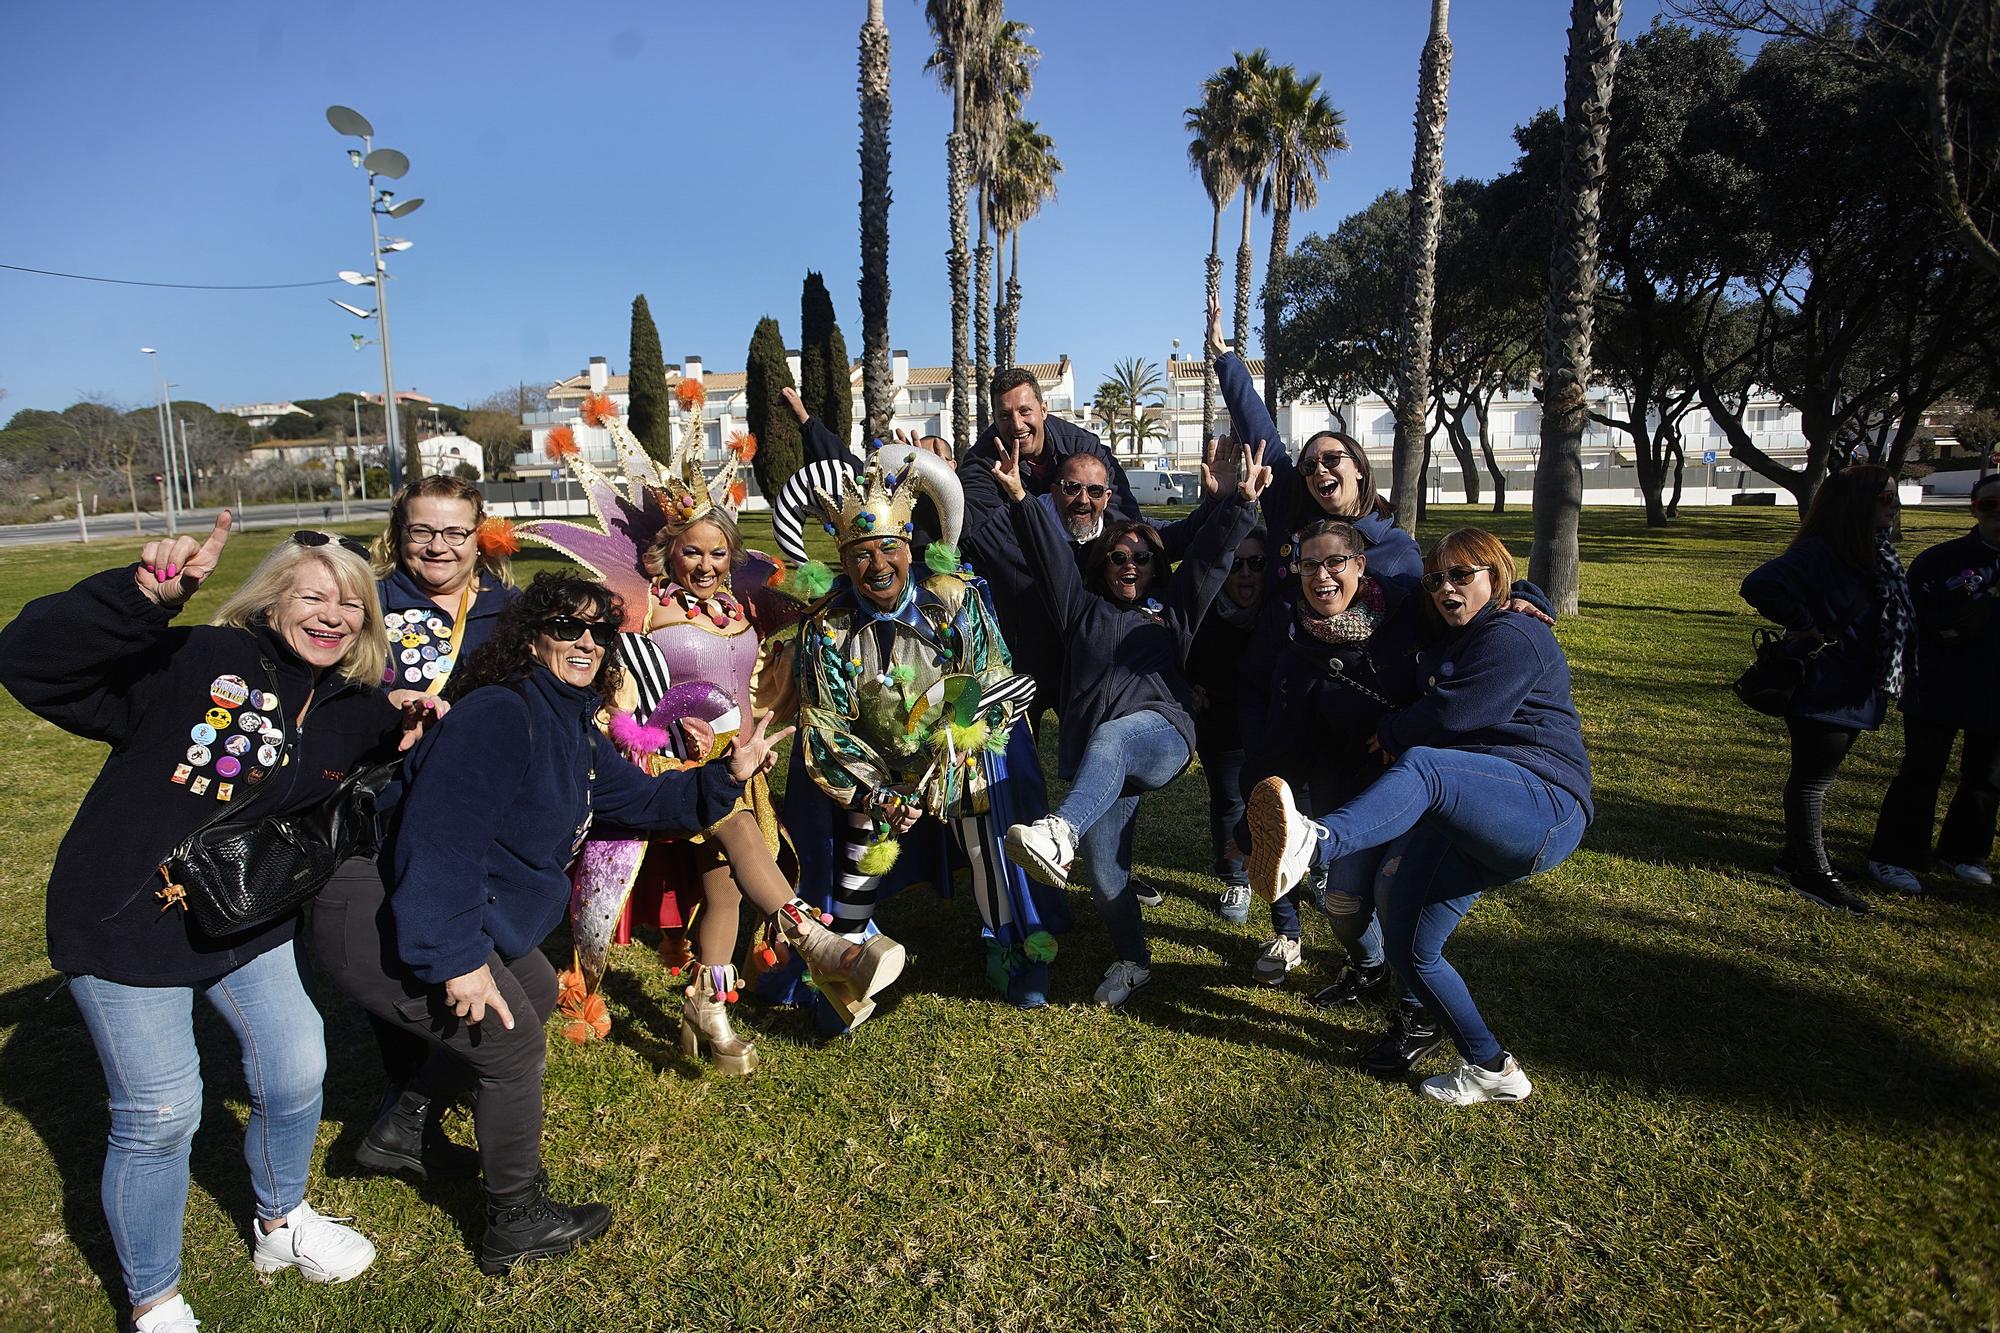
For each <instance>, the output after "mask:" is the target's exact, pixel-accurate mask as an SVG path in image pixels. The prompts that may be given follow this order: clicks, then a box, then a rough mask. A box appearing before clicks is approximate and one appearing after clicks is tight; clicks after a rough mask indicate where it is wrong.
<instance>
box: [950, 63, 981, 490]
mask: <svg viewBox="0 0 2000 1333" xmlns="http://www.w3.org/2000/svg"><path fill="white" fill-rule="evenodd" d="M944 152H945V195H946V200H947V202H948V203H949V205H950V209H951V249H950V250H948V251H946V252H945V263H946V265H947V267H948V268H949V269H950V271H951V442H952V449H953V451H954V452H956V453H957V454H958V456H959V457H961V458H963V457H964V456H965V452H966V450H968V449H970V448H971V447H972V423H973V420H974V408H973V406H972V362H971V361H970V360H969V359H968V358H967V356H966V346H965V343H966V328H965V326H966V325H967V324H968V323H969V322H970V321H971V317H972V292H971V290H970V281H969V280H970V276H971V275H970V274H969V273H968V271H967V270H968V269H969V268H970V260H971V256H970V253H969V252H968V250H967V247H966V242H965V191H966V177H967V175H968V174H970V173H969V171H968V168H969V166H970V161H969V156H968V153H967V149H966V143H965V67H964V63H963V62H962V61H954V62H953V66H952V86H951V133H950V134H948V135H946V136H945V141H944Z"/></svg>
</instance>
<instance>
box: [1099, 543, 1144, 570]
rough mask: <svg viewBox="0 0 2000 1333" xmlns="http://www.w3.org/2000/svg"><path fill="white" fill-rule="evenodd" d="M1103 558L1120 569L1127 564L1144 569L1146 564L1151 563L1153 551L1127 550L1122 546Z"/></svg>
mask: <svg viewBox="0 0 2000 1333" xmlns="http://www.w3.org/2000/svg"><path fill="white" fill-rule="evenodd" d="M1104 558H1105V559H1106V560H1109V561H1110V562H1111V563H1112V564H1114V565H1116V566H1117V567H1118V568H1120V569H1123V568H1125V566H1127V565H1136V566H1138V567H1139V568H1140V569H1144V568H1145V567H1146V566H1147V565H1150V564H1152V563H1153V553H1152V552H1151V551H1128V550H1126V549H1125V548H1124V547H1122V546H1120V547H1118V548H1117V549H1116V550H1114V551H1112V552H1111V553H1110V554H1108V555H1106V556H1105V557H1104Z"/></svg>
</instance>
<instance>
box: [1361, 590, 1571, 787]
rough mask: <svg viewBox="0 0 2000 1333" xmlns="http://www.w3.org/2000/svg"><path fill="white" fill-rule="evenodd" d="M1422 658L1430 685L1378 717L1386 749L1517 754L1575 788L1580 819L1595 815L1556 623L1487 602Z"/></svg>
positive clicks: (1553, 782)
mask: <svg viewBox="0 0 2000 1333" xmlns="http://www.w3.org/2000/svg"><path fill="white" fill-rule="evenodd" d="M1416 660H1417V668H1418V672H1419V674H1420V675H1421V676H1422V677H1423V679H1424V682H1425V687H1426V692H1425V694H1424V696H1423V697H1422V698H1421V699H1419V700H1417V702H1415V703H1413V704H1411V705H1410V706H1409V707H1407V708H1400V709H1398V710H1396V711H1395V712H1394V713H1391V714H1390V715H1389V716H1387V717H1385V718H1383V719H1382V721H1381V723H1380V724H1379V725H1378V726H1377V727H1376V729H1375V736H1376V739H1377V740H1379V741H1380V742H1381V744H1382V748H1383V749H1385V750H1387V751H1389V753H1391V754H1402V753H1403V752H1404V751H1405V750H1411V749H1414V748H1416V747H1417V746H1419V745H1426V746H1431V747H1433V748H1436V749H1443V750H1467V751H1470V752H1472V753H1474V754H1490V755H1494V756H1496V757H1498V758H1501V759H1511V760H1512V761H1513V762H1515V763H1517V764H1519V765H1520V766H1521V767H1522V768H1525V769H1527V770H1528V771H1529V772H1530V773H1533V774H1534V775H1535V776H1536V777H1538V778H1540V779H1542V780H1543V781H1544V782H1547V783H1548V784H1549V785H1550V786H1554V787H1561V788H1562V789H1563V790H1564V791H1566V792H1568V793H1569V794H1570V795H1572V796H1574V797H1576V800H1577V804H1578V805H1581V806H1582V807H1583V814H1584V818H1586V819H1594V818H1596V812H1595V810H1594V808H1593V807H1592V805H1591V801H1590V756H1589V755H1588V754H1587V753H1586V752H1585V750H1584V748H1583V723H1582V720H1581V719H1580V718H1578V717H1577V714H1576V705H1575V704H1574V703H1572V702H1571V701H1570V693H1569V659H1568V658H1566V657H1564V656H1563V650H1562V647H1561V645H1559V644H1558V643H1557V642H1556V632H1555V631H1554V630H1553V629H1551V628H1549V627H1548V626H1547V625H1544V624H1543V623H1542V622H1541V621H1539V620H1536V619H1535V618H1534V617H1533V616H1523V615H1514V614H1511V613H1509V612H1506V611H1502V610H1501V609H1500V608H1499V607H1497V606H1489V607H1487V608H1486V609H1485V610H1484V611H1481V612H1480V613H1479V614H1478V615H1477V616H1475V617H1474V618H1473V621H1472V623H1471V624H1470V625H1467V626H1466V627H1465V628H1464V629H1462V630H1457V631H1448V632H1447V634H1446V636H1445V637H1444V638H1443V639H1441V640H1439V641H1437V642H1436V643H1434V644H1432V645H1431V646H1429V647H1427V648H1425V649H1423V650H1422V651H1421V652H1419V653H1418V654H1417V659H1416Z"/></svg>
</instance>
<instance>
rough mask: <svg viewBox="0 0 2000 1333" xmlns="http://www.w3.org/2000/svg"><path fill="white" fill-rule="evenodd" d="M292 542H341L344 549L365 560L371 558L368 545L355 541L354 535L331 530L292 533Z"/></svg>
mask: <svg viewBox="0 0 2000 1333" xmlns="http://www.w3.org/2000/svg"><path fill="white" fill-rule="evenodd" d="M292 542H293V544H294V545H297V546H306V547H312V546H324V545H326V544H327V543H328V542H339V543H340V548H341V549H342V550H343V551H352V552H354V554H356V555H358V556H360V557H361V558H362V559H363V560H367V559H369V558H370V557H369V554H368V548H367V547H366V546H363V545H362V544H361V543H360V542H358V541H355V540H354V538H352V537H342V536H338V535H336V534H335V533H331V532H312V531H306V532H295V533H293V534H292Z"/></svg>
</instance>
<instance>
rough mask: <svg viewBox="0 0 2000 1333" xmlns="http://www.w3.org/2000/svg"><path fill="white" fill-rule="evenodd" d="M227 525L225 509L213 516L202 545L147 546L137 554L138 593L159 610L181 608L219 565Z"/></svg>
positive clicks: (188, 541)
mask: <svg viewBox="0 0 2000 1333" xmlns="http://www.w3.org/2000/svg"><path fill="white" fill-rule="evenodd" d="M229 523H230V519H229V511H228V510H227V509H225V510H223V511H222V512H221V513H219V514H217V515H216V516H215V528H214V530H213V531H211V532H210V533H209V534H208V538H207V540H205V541H201V542H197V541H195V539H194V538H192V537H169V538H162V539H160V540H158V541H150V542H147V543H146V545H145V547H144V548H143V549H142V550H141V551H140V552H139V569H138V573H137V575H136V578H137V581H138V584H139V591H140V592H143V593H145V594H146V596H148V597H150V598H152V599H153V600H154V601H155V602H158V603H159V604H160V605H161V606H170V607H180V606H185V605H186V604H187V600H188V598H190V597H192V596H194V595H195V592H196V591H197V590H198V589H199V588H200V587H201V583H202V580H203V579H205V578H207V577H208V576H209V575H210V574H213V573H214V572H215V566H216V564H217V563H218V562H220V561H221V559H222V548H223V547H224V546H226V545H228V543H229Z"/></svg>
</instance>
